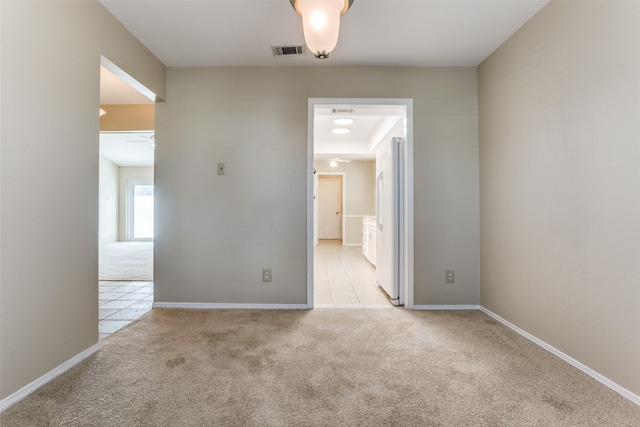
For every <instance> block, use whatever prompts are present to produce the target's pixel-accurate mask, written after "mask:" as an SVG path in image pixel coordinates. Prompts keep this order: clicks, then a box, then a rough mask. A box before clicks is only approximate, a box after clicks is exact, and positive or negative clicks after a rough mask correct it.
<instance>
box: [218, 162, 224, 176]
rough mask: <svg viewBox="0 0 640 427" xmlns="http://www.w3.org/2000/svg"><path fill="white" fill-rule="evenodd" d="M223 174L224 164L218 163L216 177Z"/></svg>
mask: <svg viewBox="0 0 640 427" xmlns="http://www.w3.org/2000/svg"><path fill="white" fill-rule="evenodd" d="M225 172H226V170H225V164H224V163H218V175H224V174H225Z"/></svg>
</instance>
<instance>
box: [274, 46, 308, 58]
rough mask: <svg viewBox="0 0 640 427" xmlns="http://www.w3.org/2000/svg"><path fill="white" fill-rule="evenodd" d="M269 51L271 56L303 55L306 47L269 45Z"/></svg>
mask: <svg viewBox="0 0 640 427" xmlns="http://www.w3.org/2000/svg"><path fill="white" fill-rule="evenodd" d="M271 53H273V56H290V55H304V54H305V53H307V49H305V47H304V46H296V45H286V46H271Z"/></svg>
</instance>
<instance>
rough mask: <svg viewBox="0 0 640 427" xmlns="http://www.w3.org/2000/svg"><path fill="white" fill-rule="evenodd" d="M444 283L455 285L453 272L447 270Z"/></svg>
mask: <svg viewBox="0 0 640 427" xmlns="http://www.w3.org/2000/svg"><path fill="white" fill-rule="evenodd" d="M445 283H455V277H454V273H453V270H447V274H446V280H445Z"/></svg>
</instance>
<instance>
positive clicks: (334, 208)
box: [318, 179, 342, 240]
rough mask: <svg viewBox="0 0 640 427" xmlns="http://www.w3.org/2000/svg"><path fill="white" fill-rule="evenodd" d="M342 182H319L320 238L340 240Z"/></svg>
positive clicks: (329, 180)
mask: <svg viewBox="0 0 640 427" xmlns="http://www.w3.org/2000/svg"><path fill="white" fill-rule="evenodd" d="M340 187H341V185H340V180H338V179H319V180H318V238H319V239H334V240H339V239H340V238H341V237H342V236H341V233H340V231H341V230H340V229H341V227H340V224H341V222H342V215H341V207H340V206H341V203H340V202H341V201H340V198H341V194H340V193H341V192H340Z"/></svg>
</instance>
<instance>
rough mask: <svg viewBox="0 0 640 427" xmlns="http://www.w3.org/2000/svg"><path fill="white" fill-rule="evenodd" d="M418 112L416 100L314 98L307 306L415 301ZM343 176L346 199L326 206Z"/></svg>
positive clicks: (389, 304)
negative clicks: (325, 226)
mask: <svg viewBox="0 0 640 427" xmlns="http://www.w3.org/2000/svg"><path fill="white" fill-rule="evenodd" d="M412 115H413V102H412V100H411V99H309V128H308V152H309V158H308V170H309V182H308V188H309V189H310V190H311V191H309V197H308V207H307V227H308V233H307V245H308V252H307V254H308V257H307V261H308V276H307V292H308V293H307V304H308V306H309V307H349V306H358V307H374V306H375V307H378V306H380V307H382V306H384V307H392V306H393V305H404V306H405V307H407V308H411V307H412V306H413V233H412V229H413V178H412V177H413V170H412V167H413V162H412V160H413V138H412V136H413V130H412V119H413V117H412ZM389 147H395V148H389ZM389 150H391V151H389ZM392 152H393V153H395V154H393V156H392V155H391V153H392ZM383 165H386V166H384V167H383ZM383 169H384V171H383ZM337 176H340V177H342V185H341V187H340V188H341V189H342V192H341V204H338V203H336V202H334V203H333V204H330V205H329V206H324V205H321V204H322V203H323V201H322V193H323V192H324V191H323V186H324V187H334V188H335V187H337V183H335V181H336V180H335V177H337ZM331 177H334V178H333V179H334V183H333V184H329V183H326V184H325V182H324V181H327V182H331V180H332V178H331ZM382 182H384V185H381V183H382ZM328 191H334V192H335V190H328ZM325 197H326V196H325ZM383 207H384V209H382V208H383ZM321 209H324V211H325V212H324V214H321V213H320V211H321ZM331 216H333V221H331V218H329V222H331V224H332V225H331V227H329V230H330V231H331V230H335V228H336V224H337V223H339V224H340V226H339V229H340V234H339V237H338V238H335V239H331V238H323V236H327V237H330V236H336V234H335V232H334V234H333V235H332V234H323V233H326V232H327V230H326V229H321V227H322V224H323V222H324V223H326V222H327V217H331ZM336 217H339V218H340V220H339V221H337V218H336ZM321 218H323V219H321ZM376 238H377V239H376ZM376 240H377V241H376ZM381 273H384V274H381ZM383 295H384V297H382V296H383ZM381 297H382V298H381ZM385 297H386V298H385Z"/></svg>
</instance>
